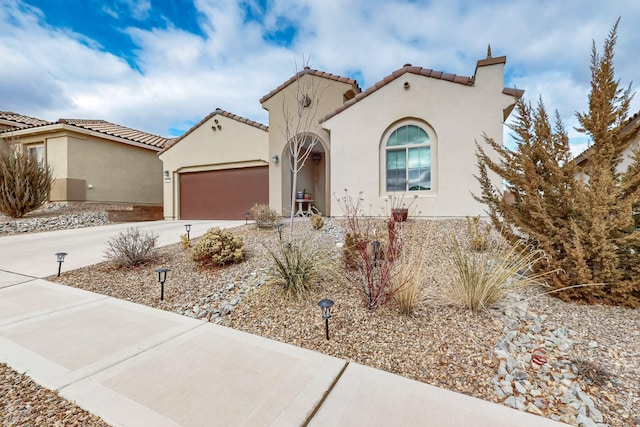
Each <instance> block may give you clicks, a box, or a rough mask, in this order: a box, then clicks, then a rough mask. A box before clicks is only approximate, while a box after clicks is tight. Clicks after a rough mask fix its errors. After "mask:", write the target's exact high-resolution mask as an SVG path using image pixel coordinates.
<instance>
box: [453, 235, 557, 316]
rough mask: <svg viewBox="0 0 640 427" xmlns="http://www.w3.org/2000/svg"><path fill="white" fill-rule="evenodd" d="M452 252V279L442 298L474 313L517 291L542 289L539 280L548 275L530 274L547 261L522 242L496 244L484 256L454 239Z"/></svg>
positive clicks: (541, 254) (540, 253) (482, 253)
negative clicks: (533, 288)
mask: <svg viewBox="0 0 640 427" xmlns="http://www.w3.org/2000/svg"><path fill="white" fill-rule="evenodd" d="M449 249H450V254H451V255H450V262H451V267H452V276H451V280H450V281H449V282H448V283H446V284H445V285H444V286H443V296H444V297H445V298H446V299H448V300H449V301H450V302H451V303H453V304H456V305H461V306H463V307H466V308H468V309H469V310H471V311H472V312H479V311H481V310H484V309H487V308H491V307H493V306H494V305H495V304H496V303H497V302H499V301H501V300H503V299H504V298H505V297H506V295H507V294H508V293H510V292H512V291H514V290H516V289H518V288H521V287H523V286H528V285H539V284H540V282H539V279H541V278H542V277H543V276H545V275H548V274H549V273H548V272H545V273H539V274H536V273H531V272H532V271H533V267H534V266H535V265H537V264H538V263H540V262H545V261H546V257H545V254H544V253H543V252H542V251H539V250H534V249H532V248H531V247H530V246H528V245H526V244H524V243H522V242H518V243H515V244H508V243H497V244H495V245H493V246H491V247H489V248H488V249H487V250H486V251H485V252H472V251H470V250H468V249H467V248H465V247H464V245H463V244H462V243H460V241H459V240H458V238H456V237H455V236H452V237H451V238H450V239H449Z"/></svg>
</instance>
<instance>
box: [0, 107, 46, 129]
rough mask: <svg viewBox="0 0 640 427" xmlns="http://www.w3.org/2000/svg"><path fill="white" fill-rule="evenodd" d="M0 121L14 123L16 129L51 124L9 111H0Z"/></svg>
mask: <svg viewBox="0 0 640 427" xmlns="http://www.w3.org/2000/svg"><path fill="white" fill-rule="evenodd" d="M0 120H1V121H7V122H13V123H15V127H16V128H24V127H29V126H40V125H48V124H51V122H48V121H46V120H42V119H38V118H35V117H29V116H25V115H23V114H18V113H14V112H11V111H0Z"/></svg>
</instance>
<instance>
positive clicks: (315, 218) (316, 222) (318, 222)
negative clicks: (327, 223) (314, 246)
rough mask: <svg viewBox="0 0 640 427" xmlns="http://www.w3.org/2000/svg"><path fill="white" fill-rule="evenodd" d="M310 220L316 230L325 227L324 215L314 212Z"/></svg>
mask: <svg viewBox="0 0 640 427" xmlns="http://www.w3.org/2000/svg"><path fill="white" fill-rule="evenodd" d="M310 221H311V227H313V229H314V230H320V229H321V228H322V227H324V219H323V218H322V215H318V214H313V215H311V218H310Z"/></svg>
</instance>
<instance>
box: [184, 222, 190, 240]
mask: <svg viewBox="0 0 640 427" xmlns="http://www.w3.org/2000/svg"><path fill="white" fill-rule="evenodd" d="M184 229H185V230H187V241H189V240H190V239H189V232H190V231H191V224H185V225H184Z"/></svg>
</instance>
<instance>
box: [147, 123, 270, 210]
mask: <svg viewBox="0 0 640 427" xmlns="http://www.w3.org/2000/svg"><path fill="white" fill-rule="evenodd" d="M216 121H217V123H216ZM218 125H219V126H220V129H218ZM212 126H215V128H216V130H215V131H213V130H212V128H211V127H212ZM268 144H269V141H268V134H267V132H266V131H264V130H262V129H259V128H257V127H255V126H252V125H249V124H246V123H241V122H239V121H238V120H235V119H233V118H230V117H226V116H223V115H221V114H215V115H214V116H212V117H211V118H210V119H209V120H207V121H205V122H204V123H203V124H201V125H200V126H198V127H197V128H196V129H194V130H193V131H192V132H191V133H189V134H188V135H187V136H185V137H184V138H183V139H182V140H180V141H178V142H177V143H176V144H175V145H174V146H173V147H171V148H169V149H168V150H167V151H165V152H164V153H162V154H160V160H161V161H162V163H163V171H169V177H170V180H169V182H166V181H165V182H164V184H163V194H164V216H165V218H166V219H176V218H177V216H178V215H179V212H180V206H179V203H180V194H179V189H180V183H179V176H180V173H182V172H196V171H207V170H218V169H228V168H238V167H251V166H264V165H266V164H267V162H268V161H269V145H268Z"/></svg>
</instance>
